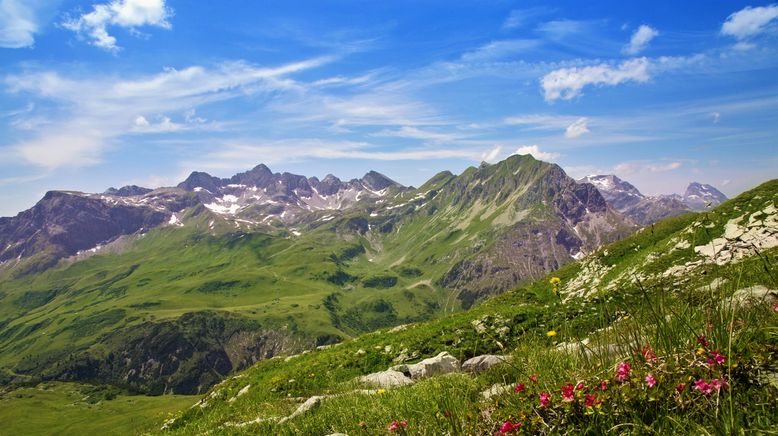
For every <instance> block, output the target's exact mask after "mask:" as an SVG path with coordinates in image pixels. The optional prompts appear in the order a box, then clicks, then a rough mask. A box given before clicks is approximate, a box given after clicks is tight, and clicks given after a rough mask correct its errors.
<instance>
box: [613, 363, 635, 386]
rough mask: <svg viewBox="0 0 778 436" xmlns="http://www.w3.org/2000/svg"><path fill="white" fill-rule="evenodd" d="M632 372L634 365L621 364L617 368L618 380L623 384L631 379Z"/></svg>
mask: <svg viewBox="0 0 778 436" xmlns="http://www.w3.org/2000/svg"><path fill="white" fill-rule="evenodd" d="M631 371H632V365H630V364H629V363H627V362H621V363H619V365H618V366H617V367H616V380H618V381H620V382H623V381H626V380H627V379H628V378H629V374H630V372H631Z"/></svg>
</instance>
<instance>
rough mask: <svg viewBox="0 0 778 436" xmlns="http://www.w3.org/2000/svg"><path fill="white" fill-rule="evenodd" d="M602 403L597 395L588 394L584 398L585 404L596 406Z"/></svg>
mask: <svg viewBox="0 0 778 436" xmlns="http://www.w3.org/2000/svg"><path fill="white" fill-rule="evenodd" d="M600 404H602V401H601V400H598V399H597V396H596V395H593V394H586V397H585V399H584V406H586V407H596V406H599V405H600Z"/></svg>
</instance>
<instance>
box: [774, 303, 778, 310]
mask: <svg viewBox="0 0 778 436" xmlns="http://www.w3.org/2000/svg"><path fill="white" fill-rule="evenodd" d="M773 311H774V312H778V303H775V304H773Z"/></svg>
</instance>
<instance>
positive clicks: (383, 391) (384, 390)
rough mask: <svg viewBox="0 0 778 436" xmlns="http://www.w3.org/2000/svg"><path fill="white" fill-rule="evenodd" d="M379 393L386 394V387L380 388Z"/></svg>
mask: <svg viewBox="0 0 778 436" xmlns="http://www.w3.org/2000/svg"><path fill="white" fill-rule="evenodd" d="M378 393H379V394H384V393H386V389H384V388H381V389H379V390H378Z"/></svg>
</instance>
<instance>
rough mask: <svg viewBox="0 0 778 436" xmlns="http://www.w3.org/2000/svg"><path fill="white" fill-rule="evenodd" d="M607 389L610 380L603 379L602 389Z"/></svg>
mask: <svg viewBox="0 0 778 436" xmlns="http://www.w3.org/2000/svg"><path fill="white" fill-rule="evenodd" d="M606 389H608V382H607V381H605V380H603V381H601V382H600V390H601V391H603V392H605V390H606Z"/></svg>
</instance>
